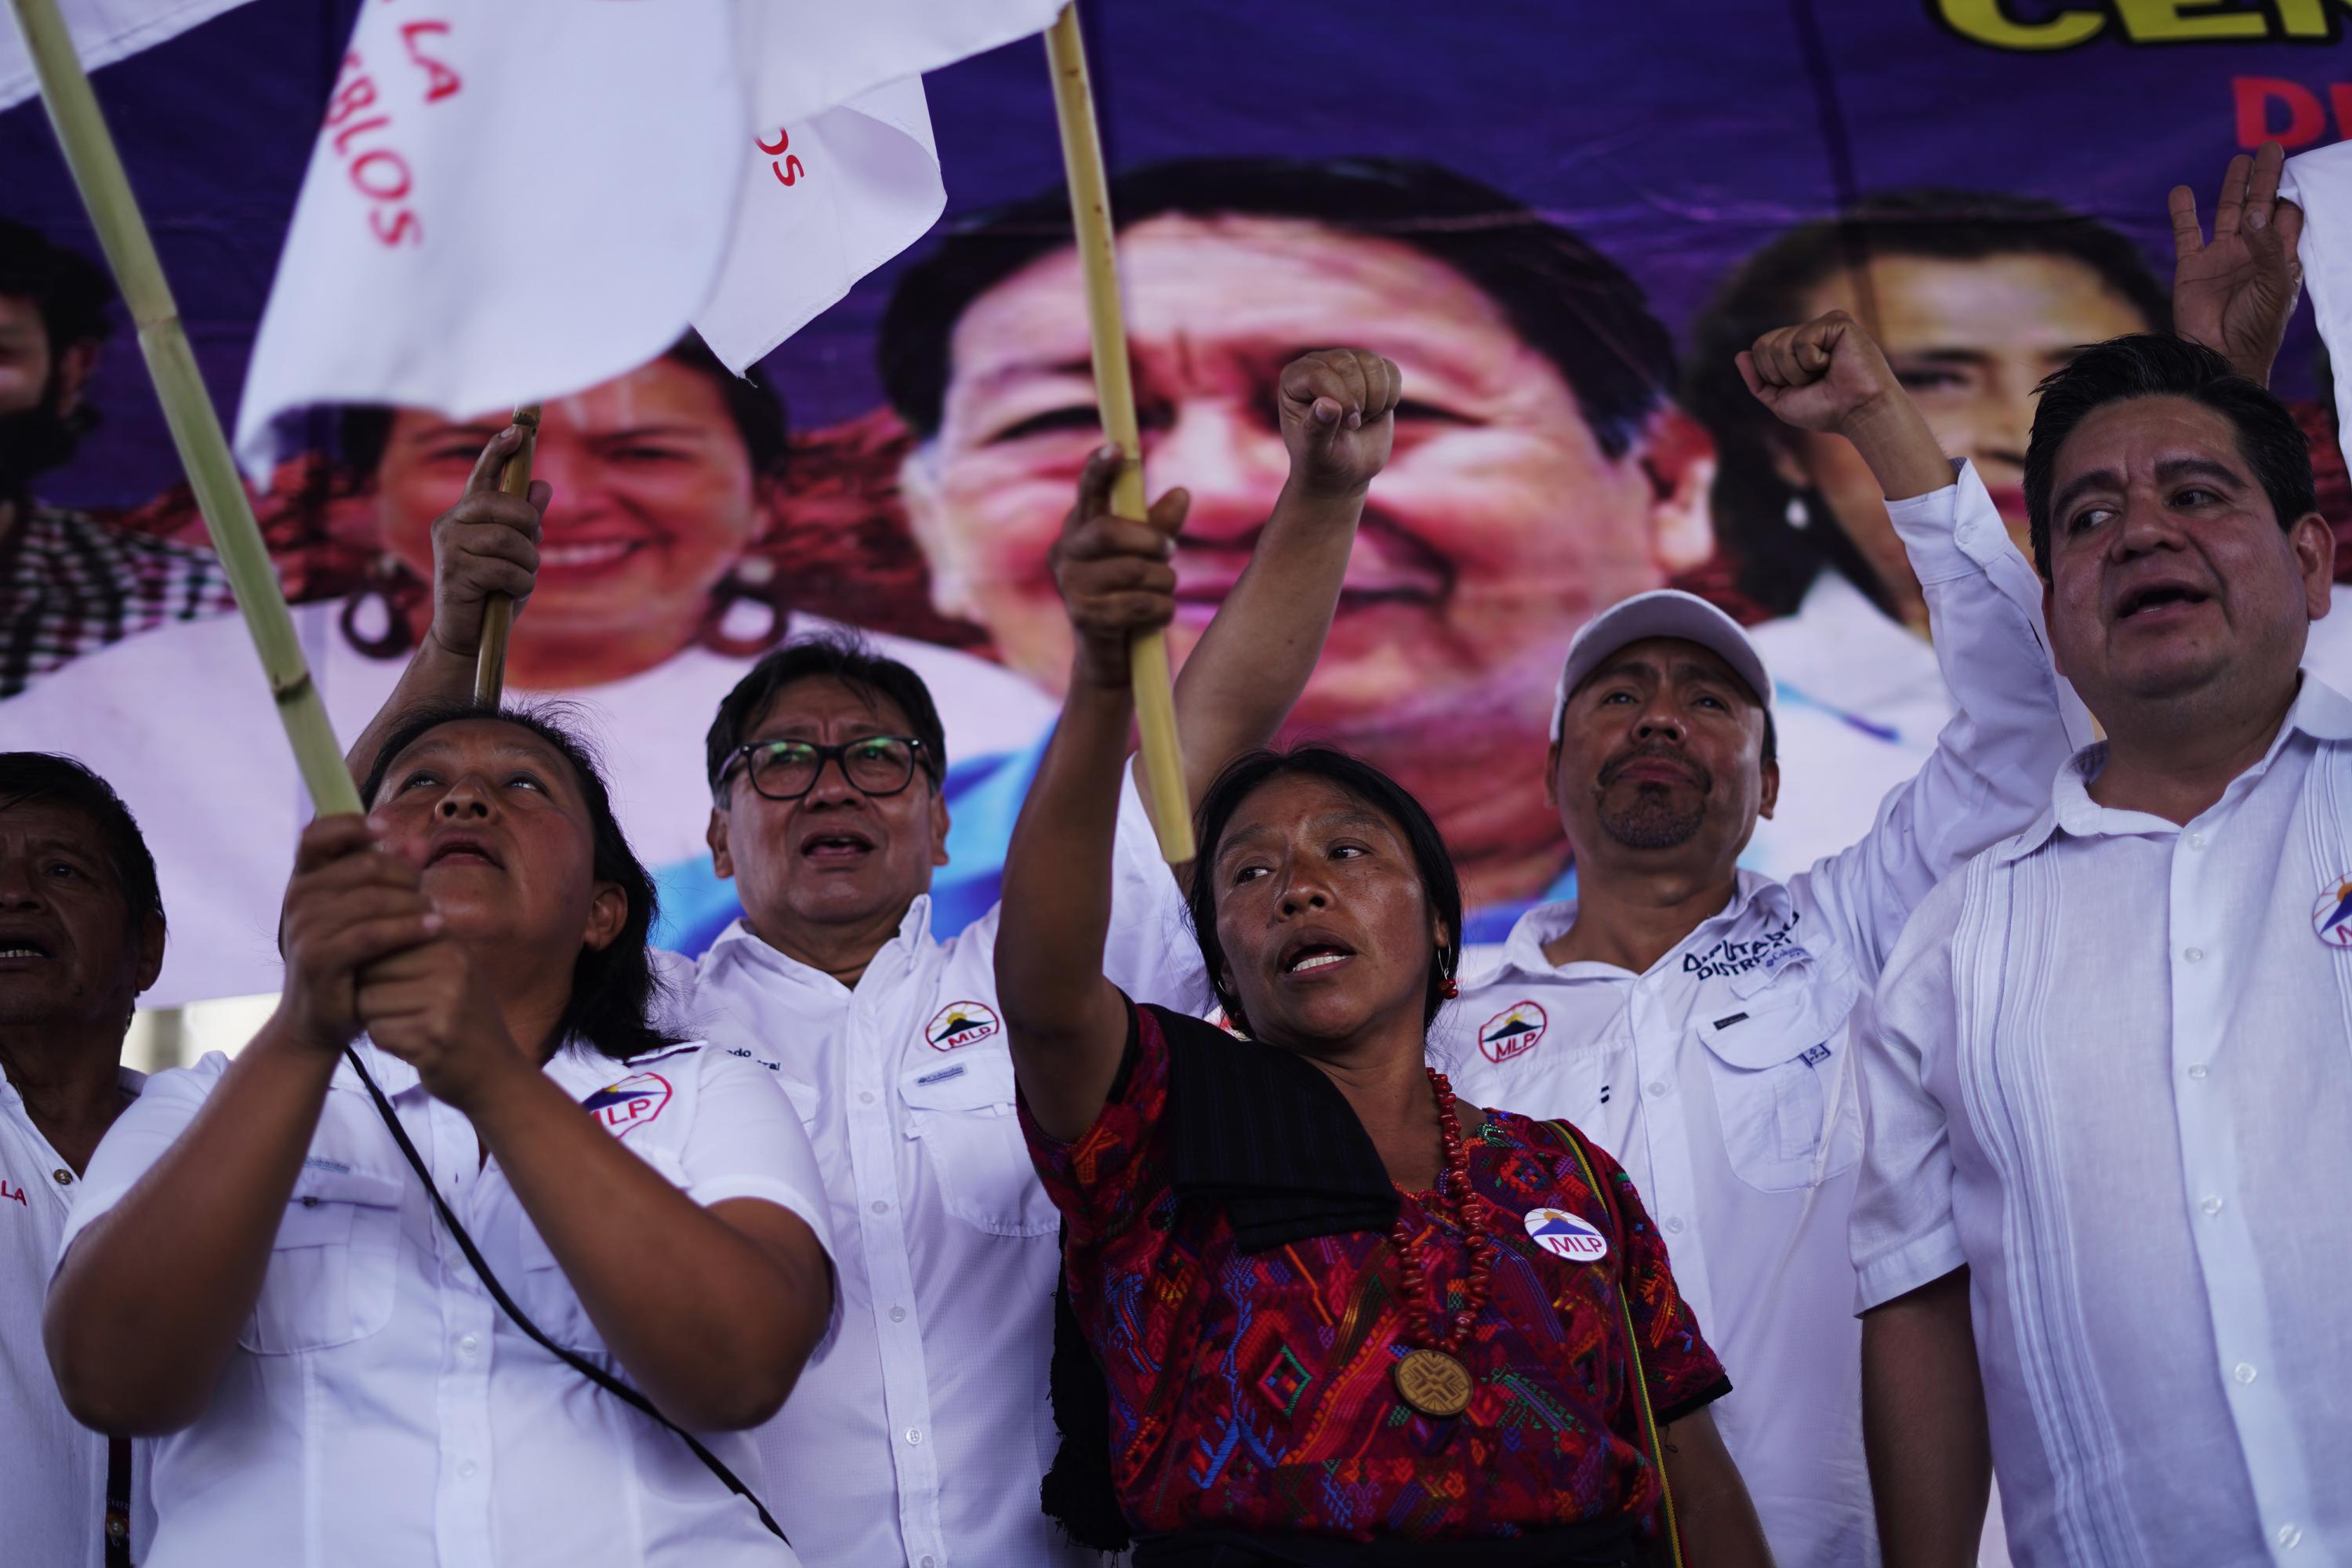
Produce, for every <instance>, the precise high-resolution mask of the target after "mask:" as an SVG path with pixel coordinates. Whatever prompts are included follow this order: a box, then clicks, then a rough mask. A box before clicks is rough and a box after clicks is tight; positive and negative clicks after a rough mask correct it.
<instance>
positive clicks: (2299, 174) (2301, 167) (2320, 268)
mask: <svg viewBox="0 0 2352 1568" xmlns="http://www.w3.org/2000/svg"><path fill="white" fill-rule="evenodd" d="M2279 195H2281V196H2282V197H2284V199H2285V200H2287V201H2291V202H2293V203H2294V205H2297V206H2299V207H2301V208H2302V209H2303V239H2302V241H2301V242H2300V243H2299V244H2298V245H2297V246H2296V247H2295V255H2296V257H2297V258H2299V259H2300V260H2301V261H2302V262H2303V284H2304V287H2305V288H2306V289H2310V290H2311V310H2312V314H2313V315H2314V316H2315V317H2316V318H2317V319H2318V321H2319V336H2320V339H2321V341H2322V342H2326V344H2327V357H2328V359H2329V361H2330V362H2331V363H2334V365H2335V367H2336V417H2337V418H2338V419H2339V420H2342V421H2345V422H2346V423H2347V425H2352V142H2336V144H2335V145H2333V146H2330V147H2322V148H2319V149H2318V150H2317V151H2315V152H2311V153H2297V154H2296V155H2295V156H2294V157H2292V158H2289V159H2288V160H2287V161H2286V171H2285V173H2284V174H2283V175H2281V176H2280V179H2279Z"/></svg>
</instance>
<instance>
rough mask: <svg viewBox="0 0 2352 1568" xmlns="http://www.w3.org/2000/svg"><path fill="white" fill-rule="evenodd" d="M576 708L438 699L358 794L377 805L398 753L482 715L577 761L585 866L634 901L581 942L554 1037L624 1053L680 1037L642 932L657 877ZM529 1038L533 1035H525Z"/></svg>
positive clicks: (412, 718) (378, 758) (618, 1055)
mask: <svg viewBox="0 0 2352 1568" xmlns="http://www.w3.org/2000/svg"><path fill="white" fill-rule="evenodd" d="M571 715H572V710H570V709H569V708H568V707H567V706H566V705H565V704H562V703H544V704H540V705H536V706H532V707H529V708H503V709H498V708H486V707H480V706H477V705H476V704H475V703H473V702H470V701H454V702H436V703H429V704H426V705H425V706H423V707H419V708H414V709H411V710H409V711H407V712H406V713H404V714H403V715H402V716H401V718H400V721H399V722H398V723H396V724H395V725H394V727H393V730H392V732H391V733H390V734H389V735H387V736H386V737H385V738H384V742H383V746H382V748H381V749H379V750H378V751H377V752H376V754H375V764H374V766H373V767H371V768H369V769H368V776H367V782H366V783H365V784H362V786H361V788H360V799H361V800H362V801H363V802H366V803H367V804H368V805H373V804H374V802H375V795H376V791H377V790H379V789H382V788H383V781H384V778H385V776H386V775H387V774H389V773H391V772H392V765H393V763H395V762H397V761H399V760H400V754H401V753H402V752H404V751H406V750H408V748H409V747H411V746H413V745H415V743H416V742H418V741H421V740H423V739H424V738H425V735H427V734H429V733H430V732H431V731H435V730H438V729H440V728H441V727H442V726H443V725H445V724H461V723H466V722H469V721H481V722H484V723H490V724H505V725H509V726H510V727H512V728H514V729H517V730H521V731H525V732H526V733H529V734H531V735H536V736H538V737H539V739H541V741H544V742H547V744H548V745H549V746H550V747H551V748H553V749H554V751H555V752H556V754H557V755H559V756H561V757H562V759H563V760H564V761H565V762H567V763H570V764H572V773H573V774H574V775H575V776H576V777H577V778H578V779H579V781H580V795H581V798H582V799H583V801H585V802H586V803H587V806H588V825H589V836H590V843H591V846H592V848H591V858H590V863H589V874H590V875H591V876H593V877H594V878H595V879H597V880H598V881H600V882H612V883H614V884H615V885H617V886H618V887H619V888H620V889H621V893H622V896H623V897H624V898H625V899H627V900H628V902H629V912H628V916H627V918H626V919H625V920H624V921H622V922H621V930H620V933H619V934H618V935H616V936H615V937H614V938H613V940H612V941H611V942H607V943H605V944H604V947H603V948H602V949H601V950H593V951H592V950H591V949H589V948H588V947H586V946H584V945H583V947H582V948H581V950H580V956H579V957H578V958H577V959H575V960H573V961H572V999H571V1000H570V1001H569V1002H567V1003H565V1004H564V1007H563V1016H562V1017H561V1018H560V1019H558V1020H557V1022H556V1026H555V1038H556V1040H557V1041H558V1042H559V1043H561V1042H562V1041H566V1040H571V1039H574V1038H577V1039H583V1040H585V1041H587V1042H588V1043H589V1044H590V1045H592V1046H593V1047H596V1049H597V1050H599V1051H601V1052H602V1053H604V1055H605V1056H608V1057H611V1058H614V1059H615V1060H623V1061H625V1060H626V1059H627V1058H630V1057H634V1056H640V1055H642V1054H644V1053H645V1052H646V1051H651V1050H658V1049H660V1048H661V1047H664V1046H670V1045H675V1044H677V1038H676V1037H674V1036H672V1035H670V1034H668V1033H667V1032H666V1031H664V1030H663V1029H661V1028H660V1027H659V1026H656V1024H655V1023H654V1022H653V1017H652V1013H653V1006H654V1004H655V1002H656V999H657V998H658V997H659V996H660V994H661V993H662V989H663V987H662V982H661V978H660V976H658V975H656V973H654V966H653V959H652V956H651V955H650V954H649V953H648V952H646V939H647V936H648V933H650V932H651V931H652V930H653V926H654V919H655V916H656V913H657V912H658V900H656V896H655V893H654V879H653V878H652V876H651V875H650V874H649V873H648V872H647V871H646V868H645V863H644V862H643V861H641V860H639V859H638V858H637V854H636V851H635V850H634V849H632V848H630V847H629V840H628V838H627V837H626V836H625V834H623V833H622V831H621V823H620V819H619V818H618V817H616V816H614V815H613V797H612V795H611V794H610V792H608V791H607V790H606V789H605V787H604V771H603V769H602V768H601V767H600V766H599V764H598V763H597V760H596V753H595V752H594V751H593V749H592V748H591V747H590V745H589V743H588V742H586V741H585V740H583V738H582V737H581V736H580V735H579V734H578V733H577V732H576V731H574V730H573V729H572V727H571ZM526 1043H528V1042H526Z"/></svg>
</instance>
